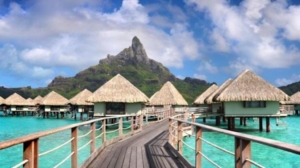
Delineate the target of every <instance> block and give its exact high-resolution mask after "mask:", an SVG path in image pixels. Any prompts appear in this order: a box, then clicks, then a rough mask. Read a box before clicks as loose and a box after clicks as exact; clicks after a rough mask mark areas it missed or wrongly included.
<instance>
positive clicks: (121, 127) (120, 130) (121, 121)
mask: <svg viewBox="0 0 300 168" xmlns="http://www.w3.org/2000/svg"><path fill="white" fill-rule="evenodd" d="M119 139H123V117H119Z"/></svg>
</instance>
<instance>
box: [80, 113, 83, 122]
mask: <svg viewBox="0 0 300 168" xmlns="http://www.w3.org/2000/svg"><path fill="white" fill-rule="evenodd" d="M80 120H81V121H82V120H83V112H81V113H80Z"/></svg>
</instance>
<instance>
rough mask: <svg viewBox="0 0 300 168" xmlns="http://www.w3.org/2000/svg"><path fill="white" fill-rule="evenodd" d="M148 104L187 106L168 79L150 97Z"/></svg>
mask: <svg viewBox="0 0 300 168" xmlns="http://www.w3.org/2000/svg"><path fill="white" fill-rule="evenodd" d="M149 105H151V106H160V107H163V106H167V105H169V106H172V107H182V106H187V105H188V103H187V102H186V100H185V99H184V98H183V97H182V95H181V94H180V93H179V91H178V90H177V89H176V88H175V87H174V85H173V84H172V83H171V82H169V81H168V82H166V83H165V84H164V85H163V86H162V87H161V89H160V90H159V91H158V92H156V93H155V94H154V95H153V96H152V97H151V98H150V102H149Z"/></svg>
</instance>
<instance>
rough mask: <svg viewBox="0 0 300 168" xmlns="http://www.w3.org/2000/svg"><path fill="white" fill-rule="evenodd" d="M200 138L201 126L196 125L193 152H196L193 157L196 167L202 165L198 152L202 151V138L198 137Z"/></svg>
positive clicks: (198, 167)
mask: <svg viewBox="0 0 300 168" xmlns="http://www.w3.org/2000/svg"><path fill="white" fill-rule="evenodd" d="M200 138H202V128H201V127H197V126H196V136H195V140H196V143H195V145H196V147H195V149H196V150H195V153H196V156H195V157H196V158H195V162H196V163H195V165H196V168H200V167H201V166H202V157H201V154H200V152H202V140H201V139H200Z"/></svg>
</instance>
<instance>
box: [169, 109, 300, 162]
mask: <svg viewBox="0 0 300 168" xmlns="http://www.w3.org/2000/svg"><path fill="white" fill-rule="evenodd" d="M191 117H192V121H193V122H189V121H187V120H185V119H184V118H185V117H183V114H182V115H176V116H173V117H170V118H169V142H168V145H169V147H171V148H172V150H174V151H176V152H177V154H178V155H179V156H180V157H179V158H183V159H184V160H185V161H186V163H188V161H187V159H186V158H184V157H183V155H182V154H183V153H182V152H183V148H184V147H186V148H190V149H191V150H193V151H194V152H195V163H194V165H195V167H196V168H200V167H202V158H204V159H206V160H207V161H209V162H210V163H211V164H213V165H214V166H216V167H220V166H219V165H218V164H217V163H216V162H214V161H213V160H212V159H210V157H209V156H206V155H205V154H204V153H203V150H202V142H205V143H207V144H209V145H210V146H212V147H214V148H217V149H219V150H221V151H223V152H225V153H227V154H230V155H233V156H234V157H235V160H234V163H233V165H234V166H235V167H236V168H242V167H243V168H244V167H247V168H248V167H251V165H255V166H256V167H264V166H262V165H260V164H259V163H257V162H255V161H254V160H251V143H252V142H256V143H259V144H263V145H267V146H270V147H274V148H277V149H280V150H283V151H288V152H292V153H295V154H298V155H299V154H300V146H297V145H293V144H288V143H284V142H280V141H276V140H272V139H267V138H262V137H257V136H253V135H247V134H243V133H238V132H233V131H228V130H224V129H220V128H216V127H212V126H208V125H203V124H198V123H195V118H194V117H193V115H192V116H191ZM187 128H191V129H187ZM186 130H190V131H191V132H192V133H190V134H189V136H193V137H195V146H191V145H189V144H187V143H186V142H184V141H183V134H184V132H185V131H186ZM203 130H207V131H212V132H217V133H221V134H225V135H229V136H232V137H234V139H235V143H234V144H235V145H234V151H233V152H232V151H229V150H227V149H224V148H222V147H220V146H218V145H216V144H213V143H211V142H209V141H207V140H205V139H204V138H203V137H202V132H203ZM273 159H274V158H273ZM190 166H191V167H193V165H190ZM227 166H228V167H231V166H230V165H227Z"/></svg>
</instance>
